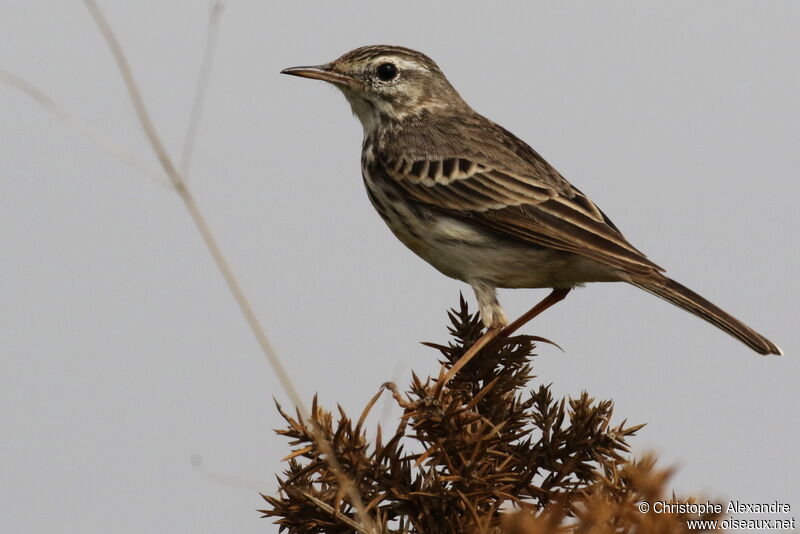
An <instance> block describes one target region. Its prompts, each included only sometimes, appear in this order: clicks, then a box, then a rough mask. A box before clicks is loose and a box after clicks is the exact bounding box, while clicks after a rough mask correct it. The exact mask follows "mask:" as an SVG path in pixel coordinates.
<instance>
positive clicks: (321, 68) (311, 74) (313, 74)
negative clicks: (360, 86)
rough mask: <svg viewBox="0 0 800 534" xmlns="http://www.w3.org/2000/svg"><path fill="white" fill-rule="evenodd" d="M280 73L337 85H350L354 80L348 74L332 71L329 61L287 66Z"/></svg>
mask: <svg viewBox="0 0 800 534" xmlns="http://www.w3.org/2000/svg"><path fill="white" fill-rule="evenodd" d="M281 74H291V75H292V76H300V77H301V78H311V79H312V80H322V81H325V82H330V83H333V84H337V85H344V86H350V85H352V84H353V82H354V81H355V80H353V78H351V77H349V76H345V75H343V74H339V73H338V72H334V71H333V69H332V68H331V65H330V63H328V64H326V65H314V66H311V67H289V68H288V69H283V70H282V71H281Z"/></svg>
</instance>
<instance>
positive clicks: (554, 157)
mask: <svg viewBox="0 0 800 534" xmlns="http://www.w3.org/2000/svg"><path fill="white" fill-rule="evenodd" d="M101 5H102V6H103V7H104V9H105V10H106V14H107V16H108V17H109V19H110V22H111V24H112V25H113V27H114V28H115V29H116V31H117V33H118V36H119V38H120V40H121V41H122V43H123V45H124V47H125V49H126V51H127V53H128V56H129V59H130V61H131V63H132V66H133V69H134V72H135V74H136V76H137V79H138V80H139V82H140V84H141V86H142V90H143V93H144V96H145V99H146V101H147V103H148V105H149V107H150V110H151V113H152V115H153V117H154V120H155V122H156V124H157V126H158V128H159V130H160V132H161V133H162V137H163V138H164V139H165V141H166V143H167V145H168V147H169V148H170V150H171V151H172V153H173V154H174V155H175V156H178V155H179V153H180V143H181V140H182V137H183V133H184V129H185V125H186V122H187V120H188V116H189V110H190V104H191V95H192V91H193V87H194V83H195V79H196V73H197V69H198V67H199V60H200V53H201V51H202V48H203V42H204V37H205V31H206V21H207V3H206V2H192V1H188V0H187V1H177V0H171V1H168V2H125V3H123V2H110V1H106V2H102V3H101ZM344 6H346V7H343V5H340V4H338V3H337V4H336V5H335V6H334V4H333V3H329V2H318V3H310V2H294V3H266V2H256V1H233V0H232V1H230V2H229V3H228V4H227V9H226V11H225V13H224V15H223V19H222V26H221V30H220V34H219V41H218V44H219V46H218V49H217V54H216V58H215V65H214V69H213V73H212V78H211V83H210V86H209V90H208V98H207V106H206V109H205V115H204V117H203V124H202V130H201V132H200V135H199V137H198V141H197V145H196V149H195V159H194V161H193V164H192V169H193V172H192V176H191V178H190V183H191V187H192V188H193V189H194V191H195V194H196V197H197V199H198V202H199V203H200V205H201V206H202V208H203V209H204V210H205V212H206V213H207V216H208V218H209V221H210V223H211V224H212V226H213V228H214V229H215V231H216V234H217V236H218V238H219V240H220V242H221V244H222V247H223V249H224V250H225V252H226V253H227V254H228V256H229V258H230V261H231V263H232V264H233V266H234V269H235V271H236V272H237V273H238V274H239V276H240V278H241V282H242V284H243V286H244V287H245V289H246V291H247V292H248V293H249V295H250V296H251V298H252V300H253V304H254V306H255V308H256V310H257V313H258V315H259V317H260V318H261V319H262V320H263V322H264V324H265V326H266V328H267V330H268V333H269V335H270V337H271V339H272V341H273V343H274V344H275V346H276V348H277V350H278V351H279V353H280V354H281V355H282V357H283V358H284V360H285V362H286V364H287V366H288V368H289V371H290V372H291V374H292V376H294V377H295V380H296V382H297V386H298V387H299V388H300V390H301V391H302V392H303V394H304V397H305V398H306V399H310V397H311V395H312V394H313V393H314V392H319V393H320V396H321V399H322V402H323V403H324V404H325V405H326V406H329V407H334V406H335V403H337V402H338V403H340V404H342V405H343V406H344V407H345V408H346V409H348V410H349V411H351V412H357V411H359V410H360V409H361V407H362V406H363V404H364V403H365V402H366V401H367V400H368V399H369V398H370V396H371V395H372V394H373V393H374V392H375V391H376V389H377V388H378V386H379V385H380V384H381V383H382V382H384V381H385V380H390V379H393V380H396V381H398V382H400V383H405V382H406V381H407V379H408V377H409V373H410V370H411V369H414V370H415V371H416V372H417V373H419V374H423V375H426V374H431V373H435V372H436V371H437V369H438V367H437V365H436V363H435V358H436V354H435V353H434V352H433V351H432V350H430V349H427V348H425V347H422V346H421V345H419V343H418V342H419V341H424V340H430V341H444V340H446V333H445V330H444V320H445V313H444V312H445V309H446V308H447V307H450V306H453V305H455V304H456V303H457V299H458V292H459V291H464V292H465V294H467V295H468V297H469V298H470V300H471V302H474V300H473V297H472V295H471V293H470V292H469V288H468V287H467V286H466V285H465V284H462V283H460V282H457V281H453V280H449V279H447V278H445V277H443V276H442V275H441V274H439V273H438V272H436V271H435V270H434V269H432V268H431V267H429V266H428V265H427V264H425V263H424V262H423V261H422V260H420V259H418V258H417V257H416V256H414V255H413V254H412V253H411V252H409V251H407V250H406V249H405V248H404V247H403V246H402V245H401V244H400V243H399V242H397V241H396V240H395V238H394V237H392V236H391V234H390V233H389V231H388V230H387V229H386V228H385V227H384V224H383V223H382V222H381V221H380V219H379V217H378V216H377V215H376V214H375V213H374V212H373V209H372V207H371V206H370V205H369V202H368V200H367V199H366V195H365V193H364V191H363V185H362V183H361V178H360V175H359V150H360V143H361V127H360V125H359V124H358V123H357V121H356V120H355V119H354V118H353V117H351V116H350V112H349V110H348V106H347V104H346V102H345V101H344V99H343V98H342V96H341V95H339V94H338V93H337V91H336V90H335V89H332V88H330V87H327V86H325V85H324V84H323V83H321V82H316V83H315V82H310V81H307V80H299V79H293V78H288V77H284V76H280V75H278V71H279V70H280V69H281V68H283V67H287V66H292V65H299V64H313V63H321V62H325V61H328V60H330V59H333V58H335V57H337V56H338V55H340V54H341V53H343V52H345V51H347V50H349V49H351V48H354V47H356V46H360V45H364V44H374V43H389V44H401V45H405V46H410V47H412V48H417V49H419V50H422V51H423V52H426V53H427V54H429V55H430V56H431V57H433V58H434V59H435V60H436V61H437V62H438V63H439V65H440V66H441V67H442V69H443V70H444V72H445V73H446V74H447V75H448V77H449V78H450V80H451V82H452V83H453V84H454V85H455V87H456V88H457V89H458V90H459V91H460V92H461V94H462V96H463V97H464V98H465V99H466V100H467V101H468V102H469V103H470V104H471V105H472V106H473V107H474V108H475V109H477V110H478V111H479V112H481V113H483V114H484V115H486V116H488V117H489V118H491V119H493V120H495V121H497V122H499V123H500V124H502V125H504V126H505V127H507V128H508V129H510V130H511V131H513V132H515V133H516V134H517V135H519V136H520V137H521V138H522V139H524V140H526V141H527V142H529V143H530V144H531V145H532V146H533V147H534V148H536V149H537V150H538V151H539V152H540V153H541V154H542V155H543V156H544V157H545V158H546V159H548V161H550V162H551V163H552V164H553V165H555V167H556V168H558V169H559V170H560V171H561V173H562V174H564V175H565V176H566V177H567V178H569V179H570V180H571V181H572V182H573V183H574V184H575V185H577V186H578V187H579V188H581V189H582V190H583V191H584V192H586V193H587V194H588V195H589V196H590V197H591V198H592V199H593V200H594V201H595V202H596V203H597V204H598V205H599V206H600V207H601V208H602V209H603V210H604V211H605V212H606V213H608V215H609V216H610V217H611V218H612V219H613V220H614V221H615V223H617V224H618V225H619V226H620V228H621V229H622V230H623V231H624V232H625V234H626V236H627V237H628V238H629V240H630V241H631V242H632V243H634V244H635V245H636V246H637V247H639V248H640V249H642V250H643V251H645V252H646V253H647V254H648V255H649V256H650V257H651V258H652V259H653V260H654V261H656V262H657V263H659V264H661V265H663V266H665V267H666V268H667V269H668V270H669V271H670V273H671V274H672V275H673V276H674V278H676V279H677V280H679V281H680V282H682V283H685V284H686V285H688V286H689V287H691V288H693V289H695V290H697V291H698V292H700V293H702V294H703V295H705V296H706V297H708V298H709V299H711V300H713V301H715V302H716V303H718V304H719V305H720V306H722V307H723V308H725V309H726V310H728V311H730V312H731V313H733V314H734V315H736V316H738V317H740V318H741V319H743V320H745V321H746V322H748V323H749V324H751V325H752V326H754V327H755V328H756V329H758V330H759V331H761V332H762V333H764V334H765V335H767V336H768V337H770V338H771V339H773V340H774V341H775V342H777V343H778V344H779V345H781V346H782V347H783V349H784V351H785V352H786V353H787V356H786V357H785V358H782V359H780V358H774V357H770V358H764V357H759V356H757V355H756V354H754V353H752V352H750V351H749V350H748V349H747V348H746V347H745V346H744V345H742V344H740V343H738V342H737V341H735V340H733V339H732V338H730V337H728V336H726V335H724V334H723V333H721V332H720V331H718V330H716V329H715V328H713V327H711V326H710V325H708V324H706V323H704V322H702V321H699V320H697V319H696V318H694V317H692V316H690V315H689V314H687V313H685V312H683V311H681V310H678V309H677V308H674V307H672V306H670V305H668V304H666V303H664V302H662V301H660V300H658V299H656V298H654V297H652V296H650V295H648V294H646V293H644V292H642V291H640V290H637V289H635V288H632V287H628V286H625V285H622V284H606V285H601V284H597V285H592V286H589V287H587V288H586V289H582V290H579V291H577V292H575V293H573V294H571V295H570V296H569V298H568V299H567V300H566V301H565V302H563V303H561V304H559V305H558V306H557V307H555V308H554V309H552V310H550V311H548V312H547V313H546V314H545V315H543V316H542V317H540V318H538V319H537V320H536V322H535V323H534V324H531V325H529V326H528V327H526V328H525V331H526V332H528V333H532V334H537V335H542V336H545V337H548V338H551V339H553V340H555V341H557V342H558V343H559V344H561V345H562V346H563V347H564V348H565V349H566V354H562V353H560V352H559V351H557V350H556V349H553V348H551V347H547V346H543V347H541V348H540V351H539V352H540V354H541V357H540V358H538V360H537V363H536V371H537V373H538V374H539V375H540V377H541V379H542V380H543V381H545V382H553V384H554V386H553V387H554V390H555V391H556V392H557V393H558V394H571V395H577V394H579V392H580V391H581V390H583V389H586V390H588V391H589V392H590V393H591V394H592V395H594V396H596V397H599V398H607V397H610V398H613V399H614V400H615V402H616V416H617V418H618V419H617V420H618V421H619V420H621V419H623V418H627V419H628V420H629V422H633V423H638V422H647V423H648V426H646V427H645V428H644V429H643V430H642V431H641V433H640V435H639V436H638V437H635V438H633V439H632V443H633V445H634V449H635V452H642V451H645V450H650V449H654V450H656V451H657V452H659V453H660V455H661V459H662V461H663V462H664V465H677V466H679V468H680V470H679V472H678V474H677V476H676V478H675V479H674V481H673V485H674V486H675V487H676V489H677V490H678V491H692V492H695V491H696V492H703V491H704V492H706V493H707V494H708V495H710V496H718V497H720V498H731V499H734V498H735V499H739V500H741V501H744V502H756V501H758V502H761V501H772V500H778V501H779V502H788V503H790V504H791V505H792V507H793V509H794V510H795V511H796V510H800V484H798V480H800V467H799V465H798V462H797V453H796V447H797V441H798V437H799V436H798V420H797V415H796V405H797V400H798V394H797V376H798V371H800V364H798V357H797V356H798V351H800V335H799V334H798V329H797V318H798V314H797V302H798V297H800V291H798V289H800V288H799V287H798V278H797V273H798V272H799V271H800V254H798V246H797V244H796V243H797V228H798V225H799V224H800V215H798V209H797V195H798V194H800V185H798V179H797V177H798V172H797V169H798V168H799V167H800V155H799V154H800V152H799V151H798V148H797V147H798V142H800V105H798V96H797V95H798V94H800V70H799V69H797V51H798V50H799V49H800V4H798V3H797V2H788V1H774V2H769V3H759V2H744V1H730V0H728V1H724V2H723V1H718V2H702V3H698V2H678V3H676V2H670V3H650V2H635V3H634V2H603V3H602V5H600V4H599V3H590V2H559V3H553V2H518V3H507V4H504V7H502V8H498V7H491V8H490V7H488V4H486V3H483V2H481V3H478V2H466V3H465V2H458V3H450V4H446V3H435V4H434V3H427V2H404V3H391V4H389V3H387V4H378V3H356V2H353V3H348V4H344ZM0 68H3V69H6V70H8V71H11V72H14V73H16V74H18V75H20V76H22V77H24V78H26V79H28V80H29V81H31V82H32V83H34V84H36V85H37V86H39V87H40V88H41V89H43V90H44V91H45V92H47V93H49V94H50V95H51V96H54V97H55V98H57V99H58V100H59V101H60V102H61V103H62V104H63V105H65V106H66V107H67V108H68V109H70V110H71V111H72V112H73V113H74V114H75V115H77V116H78V117H80V118H81V119H83V120H84V121H86V122H88V123H89V124H91V125H92V126H93V127H94V128H96V129H98V130H100V131H102V132H104V133H105V134H106V135H107V136H108V137H109V138H110V139H113V140H115V141H116V142H118V143H120V144H122V145H124V146H126V147H129V148H130V149H131V150H132V151H134V152H136V153H138V154H141V155H143V156H144V157H146V158H147V159H148V161H152V162H154V163H155V159H154V158H153V157H152V156H151V154H150V151H149V149H148V147H147V145H146V143H145V141H144V138H143V136H142V134H141V132H140V130H139V128H138V126H137V123H136V120H135V117H134V115H133V112H132V108H131V105H130V103H129V101H128V98H127V96H126V94H125V92H124V88H123V85H122V82H121V79H120V76H119V74H118V72H117V70H116V68H115V67H114V64H113V62H112V59H111V56H110V54H109V52H108V50H107V48H106V46H105V44H104V42H103V41H102V38H101V36H100V35H99V33H98V32H97V30H96V28H95V27H94V25H93V23H92V21H91V19H90V17H89V15H88V13H87V12H86V10H85V9H84V7H83V6H82V4H81V3H80V2H69V3H68V2H25V3H23V2H11V1H3V2H0ZM0 132H1V133H0V136H2V137H0V138H2V143H3V150H2V151H0V243H1V244H2V253H0V302H2V305H0V353H1V354H2V357H0V531H2V532H59V533H61V532H81V533H87V532H107V531H109V530H112V531H114V532H120V533H126V532H242V533H244V532H276V531H277V529H275V528H274V527H272V526H270V524H269V523H268V522H267V521H266V520H262V519H259V518H258V514H257V513H255V511H254V510H255V509H256V508H258V507H260V506H262V502H261V500H260V498H259V497H258V494H257V491H259V490H260V491H263V492H271V491H273V490H274V489H275V482H274V477H273V476H272V474H273V473H275V472H276V471H278V470H279V469H281V464H280V463H279V461H278V460H279V458H280V457H282V456H283V455H285V454H286V452H287V450H288V449H287V444H286V442H285V441H284V440H282V439H280V438H278V437H276V436H275V435H274V434H273V433H272V431H271V429H272V428H274V427H276V426H280V420H279V417H278V416H277V413H276V412H275V409H274V407H273V404H272V400H271V398H272V396H273V395H275V396H276V397H277V398H278V399H279V400H281V402H283V403H284V404H287V403H288V401H287V399H286V396H285V395H284V394H283V392H282V391H281V390H280V387H279V385H278V383H277V381H276V379H275V377H274V376H273V374H272V373H271V371H270V369H269V367H268V366H267V363H266V361H265V359H264V358H263V356H262V355H261V354H260V352H259V350H258V347H257V345H256V343H255V341H254V340H253V338H252V336H251V335H250V333H249V331H248V330H247V327H246V325H245V323H244V321H243V319H242V318H241V316H240V314H239V312H238V310H237V309H236V307H235V304H234V302H233V300H232V298H231V297H230V295H229V294H228V291H227V289H226V287H225V286H224V284H223V282H222V280H221V278H220V277H219V275H218V274H217V272H216V270H215V267H214V265H213V263H212V262H211V260H210V258H209V256H208V254H207V252H206V251H205V249H204V248H203V245H202V243H201V241H200V239H199V237H198V236H197V235H196V233H195V231H194V229H193V227H192V225H191V222H190V220H189V218H188V216H187V215H186V213H185V211H184V209H183V207H182V206H181V205H180V203H179V201H178V199H177V197H176V196H175V195H173V194H171V193H170V192H168V191H166V190H165V189H164V188H161V187H159V186H157V185H154V184H153V183H151V182H150V181H148V180H147V179H146V178H144V177H142V176H141V175H139V174H137V173H136V172H135V171H133V170H131V169H130V168H129V167H127V166H125V165H124V164H123V163H121V162H120V161H118V160H117V159H115V158H113V157H112V156H110V155H108V154H107V153H104V152H101V151H100V150H98V149H97V148H96V147H95V146H94V145H92V144H91V143H89V142H87V141H86V140H85V139H84V138H82V137H81V136H80V135H78V134H77V133H75V132H74V131H73V130H72V129H70V128H69V127H67V126H65V125H63V123H61V122H59V121H58V120H57V119H55V118H54V117H53V116H52V115H50V114H48V113H46V112H45V111H43V110H42V109H41V108H40V107H38V106H37V105H35V104H34V103H32V101H31V100H30V99H28V98H27V97H25V96H23V95H22V94H20V93H18V92H16V91H14V90H13V89H11V88H9V87H7V86H5V85H0ZM543 295H544V292H543V291H533V290H516V291H510V290H507V291H502V292H501V295H500V297H501V301H502V302H503V304H504V305H505V306H506V308H507V310H508V312H509V315H516V314H519V313H521V312H522V311H524V310H525V309H527V307H529V306H531V305H532V304H533V303H534V302H535V301H536V300H537V299H539V298H541V297H542V296H543ZM394 414H395V415H396V414H397V411H395V412H394ZM195 455H196V456H199V457H201V458H202V461H203V465H204V466H205V467H206V468H207V469H208V470H210V471H213V472H214V473H217V474H220V475H224V476H226V477H228V478H226V479H224V480H218V479H216V478H215V479H213V480H212V479H211V478H209V477H205V476H203V475H202V474H201V473H200V472H198V471H197V470H195V469H193V468H192V466H191V461H190V460H191V458H192V457H193V456H195Z"/></svg>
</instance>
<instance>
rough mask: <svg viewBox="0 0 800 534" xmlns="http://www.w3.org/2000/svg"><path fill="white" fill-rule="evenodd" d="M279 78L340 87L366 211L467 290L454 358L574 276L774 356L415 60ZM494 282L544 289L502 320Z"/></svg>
mask: <svg viewBox="0 0 800 534" xmlns="http://www.w3.org/2000/svg"><path fill="white" fill-rule="evenodd" d="M282 73H283V74H291V75H294V76H301V77H304V78H313V79H317V80H324V81H326V82H330V83H332V84H333V85H335V86H336V87H338V88H339V89H340V90H341V91H342V92H343V93H344V96H345V97H346V98H347V100H348V101H349V102H350V106H351V107H352V109H353V113H354V114H355V115H356V116H357V117H358V119H359V120H360V121H361V124H362V125H363V127H364V144H363V150H362V156H361V168H362V173H363V177H364V184H365V185H366V188H367V194H368V195H369V198H370V200H371V201H372V204H373V205H374V206H375V209H376V210H377V211H378V213H379V214H380V215H381V217H382V218H383V220H384V221H385V222H386V224H387V225H388V226H389V228H390V229H391V231H392V232H393V233H394V234H395V236H397V238H398V239H400V241H402V242H403V243H404V244H405V245H406V246H407V247H408V248H410V249H411V250H412V251H414V252H415V253H416V254H417V255H419V256H420V257H422V258H423V259H424V260H425V261H427V262H428V263H430V264H431V265H433V266H434V267H435V268H436V269H438V270H439V271H440V272H442V273H443V274H445V275H447V276H450V277H452V278H456V279H458V280H463V281H464V282H467V283H468V284H469V285H470V286H472V289H473V290H474V291H475V296H476V297H477V300H478V304H479V306H480V313H481V317H482V320H483V322H484V324H485V325H486V327H487V332H486V334H485V335H484V336H483V337H482V338H481V340H479V341H478V343H476V344H475V346H474V347H473V348H472V350H471V351H469V352H468V354H467V355H465V357H464V358H462V361H463V360H469V358H471V357H472V356H474V354H475V353H477V351H478V350H479V349H480V347H482V346H483V345H485V344H486V343H488V341H489V340H491V339H492V338H493V337H494V336H496V335H498V334H500V335H508V334H510V333H511V332H513V331H515V330H516V329H517V328H519V327H520V326H522V324H524V323H525V322H527V321H529V320H530V319H531V318H533V317H534V316H536V315H538V314H539V313H541V312H542V311H543V310H544V309H546V308H548V307H549V306H551V305H553V304H555V303H556V302H558V301H559V300H561V299H563V298H564V297H565V296H566V295H567V293H568V292H569V291H570V290H571V289H572V288H573V287H576V286H580V285H582V284H583V283H585V282H628V283H629V284H633V285H635V286H637V287H640V288H642V289H644V290H645V291H648V292H650V293H652V294H654V295H656V296H658V297H661V298H663V299H664V300H667V301H669V302H671V303H672V304H675V305H676V306H679V307H681V308H683V309H684V310H687V311H689V312H691V313H693V314H695V315H697V316H698V317H700V318H702V319H705V320H706V321H708V322H710V323H711V324H713V325H715V326H717V327H719V328H721V329H722V330H724V331H725V332H727V333H729V334H730V335H732V336H734V337H735V338H737V339H739V340H740V341H742V342H744V343H745V344H746V345H747V346H748V347H750V348H752V349H753V350H754V351H756V352H758V353H760V354H782V352H781V349H780V348H779V347H778V346H777V345H775V344H774V343H772V342H771V341H769V340H768V339H767V338H765V337H764V336H762V335H761V334H759V333H758V332H756V331H755V330H753V329H751V328H750V327H748V326H747V325H745V324H744V323H742V322H741V321H739V320H737V319H735V318H734V317H732V316H731V315H729V314H728V313H726V312H724V311H723V310H721V309H720V308H718V307H717V306H715V305H714V304H712V303H711V302H709V301H708V300H706V299H704V298H703V297H701V296H700V295H698V294H697V293H695V292H693V291H691V290H690V289H688V288H686V287H684V286H682V285H681V284H679V283H677V282H675V281H674V280H671V279H670V278H668V277H667V276H666V275H665V274H664V269H662V268H661V267H659V266H658V265H656V264H655V263H653V262H652V261H650V260H649V259H647V257H646V256H645V255H644V254H642V253H641V252H640V251H639V250H637V249H636V248H634V247H633V245H631V244H630V243H628V241H627V240H626V239H625V237H623V235H622V233H621V232H620V231H619V229H618V228H617V227H616V226H615V225H614V223H613V222H611V220H610V219H609V218H608V217H607V216H606V215H605V214H604V213H603V212H602V211H600V209H599V208H598V207H597V206H595V204H594V203H593V202H592V201H591V200H589V199H588V198H587V197H586V195H584V194H583V193H582V192H581V191H579V190H578V189H577V188H576V187H575V186H573V185H572V184H570V183H569V182H568V181H567V180H566V179H564V177H562V176H561V175H560V174H559V173H558V171H556V170H555V169H554V168H553V167H552V166H550V164H548V163H547V162H546V161H545V160H544V159H543V158H542V157H541V156H540V155H539V154H538V153H537V152H536V151H535V150H533V149H532V148H531V147H530V146H528V145H527V144H526V143H524V142H523V141H521V140H520V139H518V138H517V137H515V136H514V135H513V134H512V133H511V132H509V131H508V130H506V129H505V128H503V127H502V126H499V125H497V124H495V123H494V122H492V121H490V120H488V119H486V118H484V117H483V116H481V115H479V114H478V113H476V112H475V111H474V110H473V109H472V108H471V107H470V106H469V105H468V104H467V103H466V102H465V101H464V100H463V99H462V98H461V96H460V95H459V94H458V93H457V92H456V90H455V89H454V88H453V86H452V85H450V82H448V80H447V78H445V76H444V74H443V73H442V71H441V70H440V69H439V67H438V66H437V65H436V63H434V62H433V61H432V60H431V59H430V58H428V57H427V56H426V55H424V54H421V53H420V52H417V51H414V50H410V49H408V48H402V47H398V46H366V47H362V48H357V49H356V50H353V51H351V52H348V53H346V54H345V55H343V56H342V57H340V58H339V59H336V60H335V61H332V62H331V63H328V64H325V65H319V66H313V67H292V68H288V69H285V70H283V71H282ZM498 287H502V288H538V287H545V288H553V291H552V293H551V294H550V295H548V296H547V297H546V298H545V299H544V300H543V301H542V302H540V303H539V304H537V305H536V306H535V307H534V308H533V309H531V310H530V311H529V312H528V313H526V314H524V315H523V316H522V317H520V318H519V319H518V320H516V321H515V322H514V323H512V324H511V325H508V326H506V325H507V320H506V316H505V314H504V312H503V309H502V308H501V306H500V304H499V303H498V301H497V297H496V292H495V289H496V288H498ZM504 327H505V329H503V328H504ZM501 329H503V330H502V332H501ZM464 363H466V362H465V361H463V363H462V362H459V364H461V365H459V368H460V367H461V366H463V364H464ZM456 370H457V369H453V370H452V371H451V373H450V376H452V374H454V372H455V371H456Z"/></svg>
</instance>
